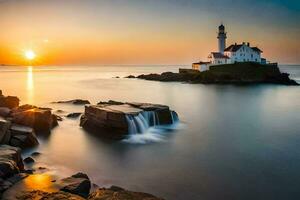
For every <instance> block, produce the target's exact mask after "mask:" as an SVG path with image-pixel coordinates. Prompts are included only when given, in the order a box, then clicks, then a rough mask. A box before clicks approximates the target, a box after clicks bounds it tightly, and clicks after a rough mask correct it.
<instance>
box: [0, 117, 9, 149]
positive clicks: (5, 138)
mask: <svg viewBox="0 0 300 200" xmlns="http://www.w3.org/2000/svg"><path fill="white" fill-rule="evenodd" d="M10 126H11V122H9V121H7V120H4V119H0V144H8V143H9V140H10V137H11V134H10V131H9V128H10Z"/></svg>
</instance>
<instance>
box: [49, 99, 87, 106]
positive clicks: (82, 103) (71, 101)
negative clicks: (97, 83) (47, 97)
mask: <svg viewBox="0 0 300 200" xmlns="http://www.w3.org/2000/svg"><path fill="white" fill-rule="evenodd" d="M55 103H71V104H74V105H85V104H90V102H89V101H88V100H84V99H73V100H67V101H57V102H55Z"/></svg>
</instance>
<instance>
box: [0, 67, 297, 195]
mask: <svg viewBox="0 0 300 200" xmlns="http://www.w3.org/2000/svg"><path fill="white" fill-rule="evenodd" d="M179 67H188V66H158V65H157V66H117V65H115V66H64V67H58V66H48V67H42V66H39V67H8V66H7V67H5V66H1V67H0V89H1V90H2V91H3V93H4V94H5V95H12V96H18V97H19V98H20V99H21V104H34V105H37V106H42V107H50V108H52V109H53V111H54V112H55V111H56V110H58V109H59V110H63V111H65V112H66V113H69V112H83V110H84V106H76V105H68V104H54V103H52V102H54V101H59V100H70V99H75V98H76V99H77V98H81V99H88V100H89V101H91V103H93V104H96V103H97V102H99V101H107V100H110V99H111V100H117V101H126V102H130V101H134V102H149V103H158V104H165V105H168V106H170V108H171V109H172V110H175V111H176V112H177V113H178V115H179V119H180V123H179V124H177V126H176V127H174V129H173V130H172V131H165V132H157V133H155V134H152V135H151V134H150V135H147V134H145V135H144V136H140V137H139V138H134V137H133V138H129V139H128V140H123V141H108V140H105V139H102V138H100V137H97V136H95V135H92V134H89V133H87V132H86V131H84V130H83V129H82V128H80V127H79V119H68V118H64V120H63V121H62V122H60V124H59V126H58V127H56V128H54V129H53V131H52V133H51V134H50V135H49V136H48V137H42V136H41V137H39V141H40V145H39V146H38V147H37V148H34V149H30V150H27V151H25V152H24V153H23V156H24V157H25V156H27V155H30V153H31V152H34V151H39V152H42V155H41V156H39V157H37V158H36V163H35V164H34V165H35V166H46V167H47V168H49V169H50V170H51V171H52V172H53V173H56V174H58V175H60V176H68V175H72V174H74V173H76V172H79V171H81V172H84V173H87V174H88V175H89V176H90V178H91V180H92V181H93V182H94V183H96V184H97V185H99V186H110V185H118V186H121V187H124V188H126V189H130V190H134V191H143V192H148V193H152V194H154V195H157V196H159V197H162V198H166V199H175V200H186V199H195V200H196V199H204V200H206V199H207V200H212V199H300V191H299V187H300V172H299V169H300V148H299V146H300V123H299V122H300V87H298V86H284V85H269V84H267V85H242V86H241V85H236V86H235V85H214V84H210V85H204V84H187V83H179V82H169V83H164V82H155V81H146V80H137V79H125V78H123V77H124V76H127V75H130V74H132V75H138V74H142V73H161V72H164V71H172V72H176V71H178V68H179ZM280 69H281V71H283V72H287V73H290V74H291V78H293V79H295V80H297V81H298V82H299V83H300V66H299V65H282V66H280ZM116 76H119V77H120V78H115V77H116Z"/></svg>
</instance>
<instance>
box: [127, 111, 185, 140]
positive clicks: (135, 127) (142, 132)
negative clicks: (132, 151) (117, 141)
mask: <svg viewBox="0 0 300 200" xmlns="http://www.w3.org/2000/svg"><path fill="white" fill-rule="evenodd" d="M170 115H171V118H172V124H170V125H160V123H159V118H158V115H157V113H156V112H155V111H143V112H141V113H139V114H138V115H126V120H127V123H128V138H127V139H125V140H124V141H125V142H129V143H139V144H144V143H147V142H159V141H163V139H164V135H163V133H164V132H166V130H169V129H173V128H174V126H173V125H174V124H176V123H177V122H178V121H179V120H178V116H177V114H176V112H174V111H170Z"/></svg>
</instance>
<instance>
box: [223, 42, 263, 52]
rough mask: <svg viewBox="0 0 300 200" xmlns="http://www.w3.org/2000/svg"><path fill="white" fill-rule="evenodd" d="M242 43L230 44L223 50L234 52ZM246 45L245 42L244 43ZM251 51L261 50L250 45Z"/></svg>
mask: <svg viewBox="0 0 300 200" xmlns="http://www.w3.org/2000/svg"><path fill="white" fill-rule="evenodd" d="M243 45H244V44H232V45H230V46H229V47H227V48H226V49H225V50H224V51H231V52H236V51H238V50H239V49H240V48H241V47H242V46H243ZM245 45H246V44H245ZM250 48H251V49H252V50H253V51H257V52H263V51H262V50H260V49H259V48H258V47H250Z"/></svg>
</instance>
